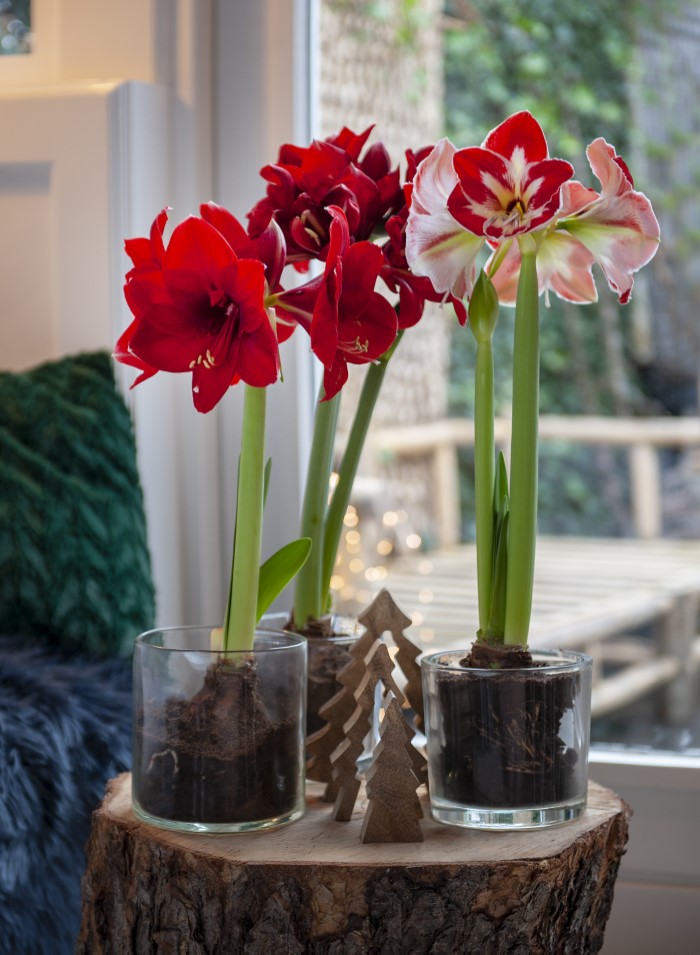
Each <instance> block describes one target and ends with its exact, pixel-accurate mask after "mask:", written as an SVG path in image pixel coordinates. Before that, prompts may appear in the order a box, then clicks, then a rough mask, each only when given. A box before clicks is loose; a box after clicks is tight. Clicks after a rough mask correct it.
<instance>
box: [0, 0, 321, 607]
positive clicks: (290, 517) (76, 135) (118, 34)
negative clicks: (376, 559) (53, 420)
mask: <svg viewBox="0 0 700 955" xmlns="http://www.w3.org/2000/svg"><path fill="white" fill-rule="evenodd" d="M308 6H309V3H308V2H307V0H260V2H255V3H252V2H251V3H248V2H238V0H235V2H231V0H120V2H119V3H114V2H113V0H35V5H34V7H33V9H34V10H35V19H34V29H35V31H36V50H37V52H36V54H35V55H32V56H29V57H3V58H0V129H2V137H1V138H0V223H1V224H2V227H0V282H1V283H2V287H3V290H4V294H3V299H4V301H3V312H2V316H1V317H0V366H1V367H4V368H10V369H15V370H16V369H20V368H24V367H28V366H31V365H33V364H36V363H38V362H40V361H43V360H47V359H51V358H56V357H59V356H60V355H63V354H67V353H70V352H75V351H80V350H87V349H93V348H100V347H102V348H111V347H113V344H114V341H115V340H116V337H117V335H118V334H119V332H120V331H121V330H122V329H123V328H124V327H126V324H127V323H128V321H129V314H128V310H127V309H126V306H125V304H124V302H123V297H122V291H121V288H122V284H123V276H124V273H125V271H126V269H127V268H128V265H129V263H128V259H127V258H126V256H125V255H124V252H123V240H124V238H125V237H128V236H133V235H144V234H146V233H147V230H148V228H149V226H150V223H151V221H152V219H153V218H154V216H155V214H156V213H157V212H158V211H159V210H160V209H161V208H162V207H163V206H164V205H169V206H172V207H173V212H172V214H171V220H172V222H176V221H178V220H179V219H181V218H184V217H185V216H186V215H188V214H189V213H191V212H196V211H197V208H198V206H199V204H200V203H201V202H203V201H206V200H209V199H212V198H213V199H216V200H217V201H219V202H222V203H224V204H227V205H229V206H230V207H231V208H232V209H233V211H236V212H238V213H239V214H242V213H243V212H245V211H246V210H247V209H248V208H250V206H251V205H252V204H253V203H254V201H255V200H256V199H257V198H258V197H259V195H260V194H261V191H262V190H261V187H262V183H261V181H259V180H258V177H257V172H258V169H259V168H260V167H261V166H262V165H264V164H265V163H266V162H269V161H271V160H272V159H274V158H275V156H276V151H277V148H278V145H279V144H280V143H281V142H283V141H285V140H288V139H290V138H292V137H294V136H295V135H301V136H302V138H303V139H305V138H308V128H309V113H308V110H307V108H306V103H307V98H308V82H307V65H308V56H307V55H306V32H307V25H308V24H307V16H306V11H307V8H308ZM295 38H299V40H300V44H301V45H300V47H299V48H298V49H299V51H300V54H301V55H300V56H299V57H298V58H297V57H296V56H295V50H296V49H297V48H295V46H294V42H293V41H294V39H295ZM298 62H303V64H304V69H303V70H302V71H301V73H299V72H298V71H297V67H296V64H297V63H298ZM298 102H302V109H301V110H299V108H298V106H297V103H298ZM286 350H287V352H288V356H287V358H286V360H285V371H287V372H290V371H291V370H292V369H296V366H297V363H300V364H299V367H302V366H304V365H305V364H306V363H307V362H308V358H307V355H306V352H305V348H304V344H303V343H301V342H300V343H299V344H294V343H292V344H291V345H290V346H289V347H288V348H287V349H286ZM133 377H134V376H133V374H132V373H131V372H130V371H128V370H126V369H120V379H121V380H122V382H124V384H125V386H128V384H129V383H130V382H131V381H132V380H133ZM290 377H291V379H292V380H293V381H294V382H295V384H293V385H290V386H289V387H288V388H287V390H286V392H285V393H284V394H282V393H281V392H280V394H279V395H273V396H271V402H270V403H271V411H270V447H271V448H273V449H275V450H276V452H277V453H276V455H275V457H276V458H277V459H279V458H283V459H284V461H285V464H284V466H282V465H281V464H278V467H277V468H276V469H275V472H276V474H275V478H274V480H275V485H273V494H271V504H270V511H271V513H270V514H269V520H268V526H271V527H273V528H274V533H273V535H272V537H274V538H275V539H274V540H272V539H269V538H270V535H269V534H268V539H267V540H266V547H267V549H270V548H272V547H273V546H278V545H279V544H280V543H281V542H283V541H284V540H287V539H290V538H291V536H292V535H293V534H294V533H295V532H296V526H297V521H298V517H297V508H296V498H297V496H298V494H299V485H300V477H299V470H300V467H301V463H300V462H301V459H302V458H303V457H304V456H303V454H302V455H300V454H299V442H298V441H296V440H295V438H294V434H295V433H296V431H297V423H298V421H299V418H300V417H301V418H302V419H303V418H305V416H306V414H307V413H308V409H309V406H310V400H309V398H308V394H307V391H308V389H307V388H306V386H305V385H304V384H303V383H302V384H300V383H299V380H298V378H297V376H296V375H291V376H290ZM274 390H275V389H273V391H274ZM290 394H291V397H290ZM129 400H130V402H131V404H132V410H133V414H134V418H135V424H136V431H137V440H138V445H139V463H140V468H141V473H142V479H143V484H144V492H145V496H146V504H147V513H148V519H149V535H150V541H151V550H152V555H153V561H154V573H155V577H156V585H157V590H158V606H159V622H160V623H162V624H176V623H188V622H190V623H202V622H204V623H210V622H214V621H216V620H217V619H219V618H220V616H221V614H222V613H223V606H224V601H225V592H226V588H227V585H228V564H229V561H230V549H231V546H230V537H231V533H232V526H233V515H232V504H233V499H234V484H235V458H236V449H237V444H238V430H239V420H238V419H239V415H240V412H239V404H240V396H239V395H238V394H237V393H236V389H232V390H231V392H230V393H229V395H227V396H226V399H225V400H224V402H222V405H221V406H220V407H219V408H218V409H216V410H215V411H214V412H212V413H211V414H209V415H206V416H202V415H198V414H197V413H196V412H194V410H193V409H192V406H191V398H190V382H189V380H188V378H187V376H164V375H159V376H157V377H156V378H155V379H153V380H151V381H149V382H146V383H144V385H142V386H140V387H139V388H138V389H136V390H135V391H133V392H129ZM292 422H293V423H294V427H293V429H290V424H291V423H292ZM303 430H304V429H303V428H302V431H303ZM283 475H291V477H290V478H289V480H288V487H287V488H286V489H285V488H284V486H283V485H282V477H283ZM275 488H276V493H275ZM287 500H291V502H292V503H291V505H290V506H287V505H286V501H287Z"/></svg>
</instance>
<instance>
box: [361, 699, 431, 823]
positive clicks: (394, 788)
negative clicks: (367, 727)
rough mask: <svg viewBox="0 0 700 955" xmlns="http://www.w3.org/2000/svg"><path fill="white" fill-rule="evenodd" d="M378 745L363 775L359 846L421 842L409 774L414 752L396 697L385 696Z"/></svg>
mask: <svg viewBox="0 0 700 955" xmlns="http://www.w3.org/2000/svg"><path fill="white" fill-rule="evenodd" d="M380 735H381V741H380V742H379V744H378V745H377V748H376V749H375V751H374V762H373V763H372V767H371V769H370V770H369V772H368V773H367V796H368V798H369V805H368V807H367V812H366V813H365V818H364V820H363V822H362V830H361V832H360V838H361V839H362V841H363V842H422V841H423V832H422V831H421V827H420V823H419V819H421V818H422V817H423V810H422V809H421V805H420V800H419V798H418V795H417V793H416V789H417V788H418V786H420V780H419V779H418V777H417V776H416V774H415V772H414V771H413V763H414V760H413V752H415V749H414V747H413V744H412V743H411V739H410V736H409V737H408V738H407V736H406V720H405V719H404V717H403V713H402V712H401V706H400V704H399V702H398V700H397V699H396V697H394V696H391V694H389V702H388V704H387V705H386V706H385V712H384V719H383V720H382V725H381V729H380Z"/></svg>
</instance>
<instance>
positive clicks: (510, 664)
mask: <svg viewBox="0 0 700 955" xmlns="http://www.w3.org/2000/svg"><path fill="white" fill-rule="evenodd" d="M487 649H489V650H490V649H496V648H487ZM497 649H498V650H500V651H501V652H502V650H503V648H497ZM505 652H506V654H509V653H510V651H509V650H508V649H506V650H505ZM525 654H526V655H527V657H529V664H528V661H527V659H526V657H524V656H523V654H522V651H521V652H520V653H518V652H517V650H516V653H514V655H513V658H512V659H508V658H503V657H502V656H501V657H500V658H499V661H498V670H497V672H492V673H491V674H490V675H489V676H488V677H485V678H484V679H483V680H479V679H472V680H465V679H464V678H463V677H460V676H459V675H457V674H451V673H449V672H445V673H442V674H440V683H439V690H438V692H439V694H440V706H441V709H442V713H443V714H444V726H443V730H444V740H445V742H444V746H443V747H442V750H441V762H442V766H441V770H442V772H441V778H442V779H443V780H444V789H443V792H442V793H441V795H442V796H443V797H444V798H445V799H448V800H451V801H454V802H458V803H462V804H464V805H468V806H474V807H482V808H487V809H488V808H494V809H495V808H513V809H517V808H525V807H528V806H543V805H554V804H557V803H560V802H564V801H566V800H568V799H570V798H572V797H575V796H577V795H578V794H579V792H580V784H581V781H580V779H579V773H578V771H577V770H578V767H577V762H578V756H577V753H576V752H575V750H573V749H571V748H567V745H566V743H565V742H564V740H562V738H561V736H560V735H559V733H560V726H561V723H562V720H563V719H564V717H565V715H566V713H567V712H568V711H569V710H571V708H572V706H573V704H574V701H575V700H576V697H577V695H578V687H579V677H578V675H577V674H570V673H565V674H561V675H558V676H554V675H553V676H551V677H549V678H548V679H547V680H546V681H545V680H543V679H541V678H538V677H536V676H534V675H533V676H529V675H528V674H527V672H523V669H522V668H523V667H527V666H528V665H529V666H531V667H532V668H533V670H536V669H537V664H535V663H533V662H532V658H531V657H530V655H529V654H527V651H525ZM486 659H487V657H484V655H483V653H482V648H481V647H480V646H479V644H475V645H474V650H473V651H472V653H471V654H470V656H469V657H467V658H465V660H463V661H462V664H463V665H464V666H477V667H479V668H481V667H484V666H485V665H486V664H485V660H486ZM515 667H517V668H518V669H517V670H515V669H514V668H515Z"/></svg>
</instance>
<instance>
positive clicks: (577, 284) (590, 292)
mask: <svg viewBox="0 0 700 955" xmlns="http://www.w3.org/2000/svg"><path fill="white" fill-rule="evenodd" d="M492 262H493V256H492V257H491V259H490V260H489V262H488V263H487V266H486V270H487V272H488V271H489V268H490V266H491V264H492ZM592 265H593V256H592V255H591V253H590V252H589V251H588V249H586V248H585V246H583V245H581V243H580V242H577V241H576V239H574V238H573V237H572V236H570V235H567V234H566V233H565V232H551V233H549V234H548V235H546V236H545V237H544V238H543V240H542V242H541V244H540V248H539V252H538V253H537V282H538V286H539V290H540V294H541V293H543V292H544V293H547V292H554V293H555V294H556V295H557V296H558V297H559V298H562V299H564V300H565V301H567V302H572V303H574V304H577V305H583V304H586V303H589V302H595V301H597V298H598V292H597V290H596V287H595V281H594V279H593V274H592V272H591V266H592ZM519 277H520V249H519V247H518V243H517V242H513V243H512V245H511V246H510V248H509V249H508V252H507V253H506V255H505V257H504V259H503V261H502V262H501V264H500V266H499V267H498V270H497V271H496V272H495V274H493V275H491V276H490V278H491V281H492V283H493V286H494V288H495V289H496V292H497V293H498V298H499V301H500V302H501V304H502V305H515V300H516V296H517V291H518V279H519Z"/></svg>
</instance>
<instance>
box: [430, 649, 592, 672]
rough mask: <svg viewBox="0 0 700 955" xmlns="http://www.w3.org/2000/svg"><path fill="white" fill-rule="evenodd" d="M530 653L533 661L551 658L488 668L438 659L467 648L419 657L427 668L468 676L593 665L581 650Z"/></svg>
mask: <svg viewBox="0 0 700 955" xmlns="http://www.w3.org/2000/svg"><path fill="white" fill-rule="evenodd" d="M530 653H531V654H532V656H533V659H534V660H535V662H540V661H538V660H537V655H538V654H540V655H543V656H545V657H546V658H549V659H551V661H552V662H550V663H544V665H540V666H536V667H508V668H507V669H504V668H500V667H499V668H489V667H467V666H462V665H461V664H460V663H457V662H451V663H443V662H441V661H440V659H439V658H440V657H445V656H447V655H450V656H451V655H455V656H461V657H466V656H467V655H468V654H469V649H466V650H462V649H455V650H450V649H445V650H437V651H435V652H434V653H431V654H429V655H428V656H424V657H422V659H421V667H422V666H424V665H425V668H426V670H427V669H433V670H438V671H444V672H452V673H468V674H469V675H470V676H480V675H483V676H486V677H492V676H494V675H496V674H505V673H507V674H516V673H525V674H530V675H531V676H532V675H537V676H539V675H542V674H545V673H567V672H571V671H572V670H578V669H582V668H591V667H592V666H593V657H592V656H591V655H590V654H588V653H584V652H583V651H581V650H559V649H556V648H550V647H532V648H531V649H530Z"/></svg>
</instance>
